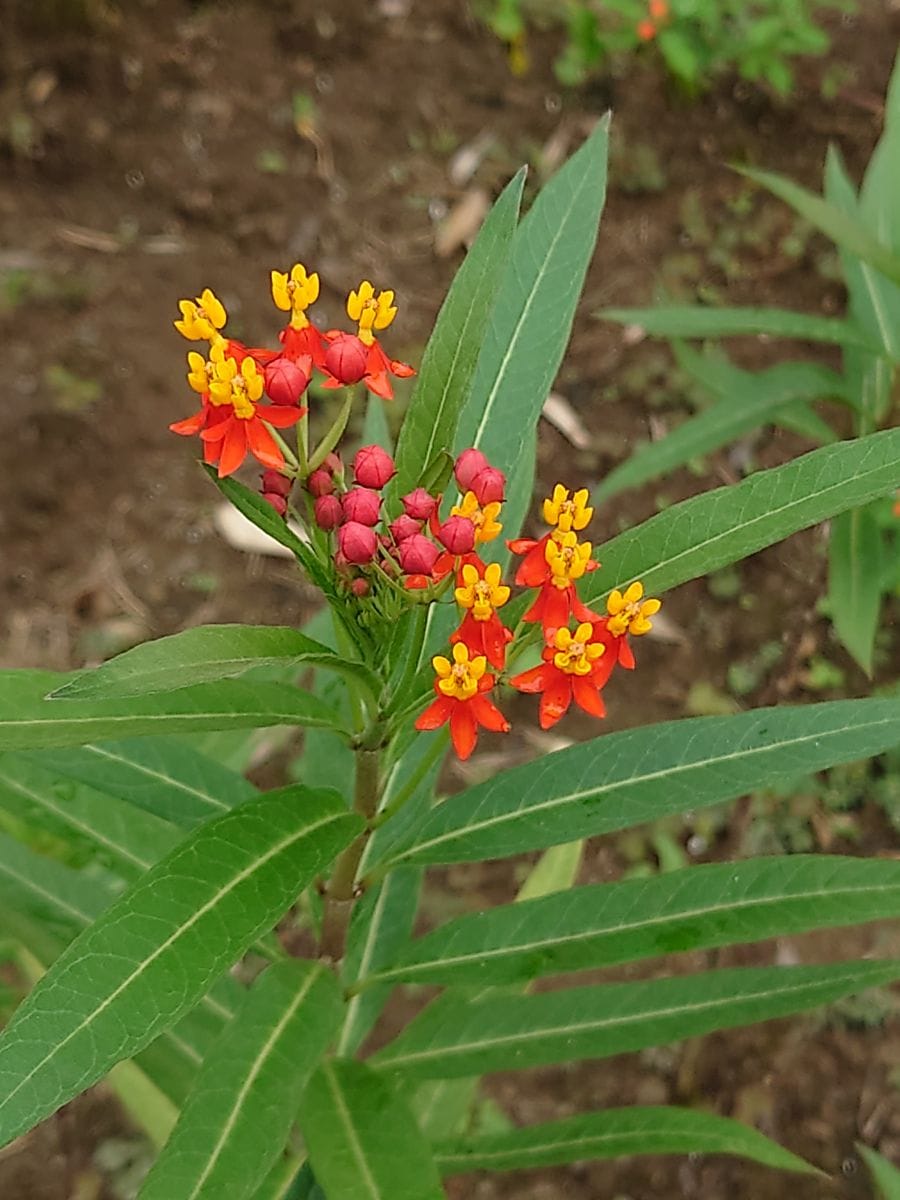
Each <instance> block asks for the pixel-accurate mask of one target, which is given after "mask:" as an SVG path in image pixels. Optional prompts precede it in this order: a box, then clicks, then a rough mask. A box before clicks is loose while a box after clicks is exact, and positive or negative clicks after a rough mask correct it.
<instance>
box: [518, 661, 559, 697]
mask: <svg viewBox="0 0 900 1200" xmlns="http://www.w3.org/2000/svg"><path fill="white" fill-rule="evenodd" d="M549 680H550V673H549V669H548V667H547V665H546V664H545V663H541V664H540V665H539V666H537V667H532V668H531V669H530V670H528V671H523V672H522V673H521V674H520V675H514V676H513V677H512V679H511V680H510V681H509V682H510V684H511V685H512V686H513V687H514V688H515V689H516V690H517V691H519V692H542V691H543V690H544V688H545V687H546V686H547V684H548V682H549Z"/></svg>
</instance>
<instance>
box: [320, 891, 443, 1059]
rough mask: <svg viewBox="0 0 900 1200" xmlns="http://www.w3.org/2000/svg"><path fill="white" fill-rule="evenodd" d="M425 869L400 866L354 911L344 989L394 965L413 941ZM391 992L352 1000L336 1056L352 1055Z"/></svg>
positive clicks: (382, 990)
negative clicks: (410, 941)
mask: <svg viewBox="0 0 900 1200" xmlns="http://www.w3.org/2000/svg"><path fill="white" fill-rule="evenodd" d="M421 884H422V873H421V871H416V870H412V869H410V868H404V867H401V868H399V869H398V870H396V871H391V873H390V874H389V875H387V876H386V877H385V878H384V879H383V880H382V881H381V883H380V884H377V885H376V886H375V887H374V888H370V889H369V890H368V892H367V893H366V895H365V896H364V897H363V899H362V901H361V903H359V904H357V905H356V907H355V908H354V910H353V916H352V919H351V922H350V930H349V932H348V935H347V952H346V954H345V955H344V962H343V964H342V970H341V980H342V982H343V984H344V986H345V987H348V986H350V985H351V984H354V983H356V981H357V980H358V979H360V978H362V977H363V976H366V975H371V974H372V973H373V972H376V971H378V970H379V969H380V968H381V967H383V966H385V965H386V964H387V963H390V962H391V961H392V960H393V959H394V958H395V957H396V955H397V953H398V951H399V950H400V948H401V947H403V946H405V945H406V943H407V942H408V941H409V938H410V935H411V933H412V925H413V921H414V920H415V916H416V908H417V907H418V903H419V889H420V887H421ZM390 993H391V988H390V987H384V988H371V989H368V990H367V991H366V992H365V993H362V992H360V993H357V994H355V995H353V996H351V998H350V1000H349V1001H348V1002H347V1005H346V1008H345V1013H344V1020H343V1023H342V1025H341V1030H340V1034H339V1035H338V1039H337V1044H336V1050H337V1053H338V1054H341V1055H350V1054H354V1053H355V1052H356V1051H357V1050H358V1049H359V1046H360V1043H361V1042H362V1040H363V1038H364V1037H365V1036H366V1034H367V1033H368V1032H369V1030H370V1029H371V1028H372V1026H373V1025H374V1024H375V1021H376V1020H377V1019H378V1015H379V1013H380V1012H381V1010H382V1009H383V1008H384V1005H385V1002H386V1001H387V998H388V996H389V995H390Z"/></svg>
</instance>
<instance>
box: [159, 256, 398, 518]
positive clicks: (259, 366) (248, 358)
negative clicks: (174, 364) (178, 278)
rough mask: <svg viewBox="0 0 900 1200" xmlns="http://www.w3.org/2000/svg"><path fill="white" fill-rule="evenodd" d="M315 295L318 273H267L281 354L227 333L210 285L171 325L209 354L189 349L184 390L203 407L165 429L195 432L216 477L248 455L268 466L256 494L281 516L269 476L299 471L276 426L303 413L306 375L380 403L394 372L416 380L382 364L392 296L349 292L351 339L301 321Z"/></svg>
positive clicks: (363, 287)
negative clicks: (279, 322) (279, 321)
mask: <svg viewBox="0 0 900 1200" xmlns="http://www.w3.org/2000/svg"><path fill="white" fill-rule="evenodd" d="M318 296H319V277H318V275H316V274H311V275H310V274H308V273H307V270H306V268H305V267H304V266H303V265H302V264H301V263H296V264H295V265H294V266H293V267H292V268H291V270H290V272H282V271H273V272H272V299H273V300H274V302H275V305H276V307H277V308H279V309H280V310H281V311H282V312H285V313H288V314H289V316H288V323H287V325H285V327H284V328H283V329H282V331H281V333H280V334H279V341H280V342H281V350H280V351H279V350H266V349H261V348H252V347H248V346H245V345H244V344H243V343H242V342H239V341H237V340H236V339H234V338H229V337H227V336H226V335H225V332H224V330H225V324H226V320H227V315H226V312H225V308H224V306H223V304H222V302H221V301H220V300H219V299H218V297H217V296H216V295H215V294H214V293H213V292H212V291H210V289H209V288H206V289H205V291H203V292H202V293H201V295H199V296H197V297H196V298H195V299H194V300H181V301H180V302H179V308H180V310H181V318H180V319H179V320H177V321H176V322H175V328H176V329H177V330H178V332H179V333H180V334H182V335H183V336H184V337H186V338H187V339H188V341H193V342H207V343H208V350H207V352H206V354H205V355H204V354H201V353H199V352H198V351H196V350H192V351H190V352H189V353H188V376H187V379H188V385H189V386H190V387H191V388H192V390H193V391H195V392H197V393H198V394H199V395H200V398H201V407H200V411H199V412H196V413H194V415H193V416H190V417H187V418H186V419H185V420H183V421H176V422H175V423H174V424H173V425H170V426H169V428H170V429H172V430H173V431H174V432H175V433H180V434H184V435H193V434H199V435H200V438H201V440H202V442H203V458H204V461H205V462H207V463H210V464H213V465H215V466H217V467H218V473H219V476H220V477H223V478H224V477H225V476H226V475H231V474H233V473H234V472H235V471H236V470H237V469H238V467H240V466H241V464H242V463H243V462H244V460H245V459H246V457H247V455H248V454H252V455H253V457H254V458H256V459H257V461H258V462H260V463H262V465H263V466H264V467H266V468H268V471H267V473H266V475H265V476H264V477H263V494H264V495H265V496H266V497H267V498H268V499H269V500H270V502H271V503H273V506H274V507H275V508H276V510H278V511H281V512H284V511H285V509H286V505H287V493H288V491H289V490H290V489H289V488H288V489H287V491H286V490H285V488H284V484H283V483H274V484H273V481H272V480H271V478H267V476H268V474H269V472H280V473H282V474H284V475H285V476H286V477H288V478H292V477H295V475H296V470H292V465H295V464H292V463H291V462H290V461H288V458H287V455H286V453H285V450H286V447H285V445H284V443H283V441H282V440H281V439H280V437H279V435H278V433H277V430H279V429H286V428H288V427H290V426H292V425H296V424H297V422H299V421H300V420H301V418H302V417H303V416H304V415H305V413H306V411H307V410H306V407H305V406H304V404H303V397H304V394H305V392H306V390H307V388H308V386H309V382H310V379H311V378H312V374H313V371H314V370H316V371H319V372H320V373H321V374H322V375H323V376H324V386H325V387H331V388H336V387H344V386H348V385H352V384H355V383H360V382H362V383H364V384H365V385H366V387H367V388H368V389H369V391H372V392H375V393H376V395H378V396H381V397H383V398H384V399H385V400H390V399H391V398H392V396H393V394H394V393H393V389H392V386H391V381H390V377H391V376H394V377H395V378H406V377H408V376H410V375H413V374H415V372H414V371H413V369H412V367H410V366H408V365H407V364H406V363H403V362H400V361H399V360H396V359H391V358H389V357H388V356H387V354H386V353H385V351H384V350H383V349H382V347H381V345H380V343H379V341H378V338H377V337H376V336H375V333H374V332H373V331H374V330H379V331H380V330H382V329H387V327H388V326H389V325H390V324H391V322H392V321H393V319H394V317H395V316H396V314H397V309H396V307H395V306H394V293H393V292H391V291H386V292H379V293H376V292H375V289H374V287H373V286H372V284H371V283H369V281H368V280H364V281H363V282H362V283H361V284H360V285H359V287H358V288H357V289H355V290H354V291H352V292H350V295H349V296H348V298H347V315H348V316H349V318H350V320H351V321H353V322H355V323H356V326H357V329H356V332H355V333H350V332H347V331H345V330H339V329H332V330H328V331H326V332H322V331H321V330H319V329H318V328H317V327H316V326H315V325H314V324H313V322H312V320H311V319H310V317H309V315H308V309H309V308H310V307H311V306H312V305H313V304H314V303H315V301H316V300H317V299H318Z"/></svg>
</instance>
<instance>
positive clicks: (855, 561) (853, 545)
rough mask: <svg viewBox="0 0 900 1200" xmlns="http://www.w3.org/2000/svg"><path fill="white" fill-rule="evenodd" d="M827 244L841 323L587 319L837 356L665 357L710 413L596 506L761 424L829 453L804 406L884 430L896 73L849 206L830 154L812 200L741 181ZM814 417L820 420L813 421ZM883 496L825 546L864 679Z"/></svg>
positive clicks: (897, 530) (896, 305) (749, 318)
mask: <svg viewBox="0 0 900 1200" xmlns="http://www.w3.org/2000/svg"><path fill="white" fill-rule="evenodd" d="M743 173H744V174H745V175H747V176H748V177H749V178H750V179H752V180H755V181H756V182H757V183H760V184H762V185H763V186H765V187H767V188H768V189H769V190H770V191H772V192H773V193H774V194H775V195H776V196H778V197H780V198H781V199H782V200H785V201H786V202H787V203H788V204H790V205H792V206H793V207H794V208H795V209H796V211H797V212H798V213H799V214H800V215H801V216H802V217H803V218H804V219H805V220H807V221H809V222H810V223H811V224H812V225H814V226H815V227H816V228H818V229H820V230H821V231H822V232H824V233H825V234H827V235H828V236H829V237H830V238H832V239H833V240H834V242H835V243H836V244H837V246H838V249H839V251H840V260H841V265H842V267H843V275H844V282H845V284H846V287H847V298H848V299H847V315H846V317H844V318H831V317H819V316H812V315H807V314H805V313H798V312H789V311H786V310H782V309H756V308H733V309H728V308H706V307H702V306H686V307H685V306H678V307H658V308H649V309H615V310H608V311H606V312H603V313H601V314H599V315H601V316H603V317H606V318H607V319H610V320H614V321H619V322H621V323H623V324H629V325H630V324H634V325H639V326H641V327H642V328H643V329H644V330H646V332H648V333H650V334H653V335H656V336H663V337H670V338H672V339H692V338H693V339H697V338H718V337H728V336H746V335H753V334H758V335H766V336H770V337H785V338H793V339H796V340H800V341H807V342H813V343H825V344H828V343H831V344H833V345H836V346H838V347H840V349H841V354H842V370H841V372H840V373H837V372H834V371H831V370H829V369H828V368H826V367H822V366H819V365H818V364H814V363H807V362H786V363H779V364H778V365H777V366H774V367H770V368H768V369H767V370H764V371H757V372H752V371H746V370H742V369H741V368H739V367H736V366H735V365H734V364H733V363H732V362H730V361H729V360H728V358H727V357H726V356H725V354H724V353H723V352H722V351H721V350H720V349H719V348H718V347H716V348H715V353H712V354H710V353H707V354H700V353H698V352H696V351H694V350H692V349H690V348H689V347H688V346H686V345H685V344H684V343H683V342H682V341H681V340H676V341H675V342H674V349H675V354H676V358H677V360H678V363H679V365H680V366H681V368H682V369H683V370H685V371H687V372H688V374H689V375H691V376H692V377H693V378H694V379H695V380H696V381H697V382H698V383H700V384H701V385H702V386H703V387H704V388H705V389H706V390H707V391H708V392H709V393H710V394H711V395H712V396H713V397H714V398H715V403H714V404H713V405H712V406H711V407H709V408H708V409H706V410H705V411H703V412H701V413H700V414H699V415H697V416H695V417H692V418H690V419H689V420H687V421H685V422H684V423H683V424H681V425H680V426H679V427H678V428H677V429H675V430H674V431H673V432H672V433H671V434H669V435H668V436H666V437H664V438H662V439H661V440H660V441H658V442H655V443H653V444H652V445H647V446H644V447H642V448H640V449H638V450H637V451H635V453H634V454H633V455H632V456H631V457H630V458H629V459H627V460H626V461H625V462H624V463H622V464H621V465H620V466H618V467H616V468H615V469H614V470H613V471H611V472H610V474H609V475H608V476H607V477H606V478H605V479H604V480H603V482H602V483H601V484H600V486H599V487H598V488H597V491H596V493H595V497H594V498H595V500H596V501H598V502H599V501H601V500H603V501H605V500H609V499H610V498H611V497H612V496H614V495H616V494H617V493H619V492H621V491H623V490H625V489H626V488H631V487H636V486H638V485H640V484H643V483H646V482H647V481H648V480H651V479H655V478H657V477H658V476H660V475H662V474H664V473H665V472H667V471H671V470H673V469H674V468H676V467H679V466H682V465H684V464H685V463H687V462H689V461H691V460H693V459H695V458H697V457H698V456H701V455H705V454H708V453H710V452H711V451H714V450H717V449H719V448H720V447H722V446H725V445H727V444H728V443H729V442H731V441H733V440H734V439H736V438H738V437H742V436H745V435H746V434H748V433H750V432H752V431H753V430H755V429H758V428H760V427H761V426H763V425H765V424H768V423H774V424H777V425H781V426H783V427H784V428H786V429H789V430H792V431H794V432H796V433H799V434H801V435H802V436H803V437H805V438H808V439H810V440H812V441H814V442H820V443H827V442H833V441H835V439H836V438H837V437H838V436H839V433H838V432H837V431H838V430H840V429H841V428H846V424H845V419H844V418H843V417H842V418H841V419H840V420H836V421H835V422H834V425H833V424H832V423H830V422H829V421H828V420H826V419H825V416H824V415H823V414H822V413H821V412H820V411H819V410H818V409H815V408H812V407H811V403H812V402H815V401H817V400H831V401H835V402H836V403H837V404H838V405H839V406H840V409H842V410H843V413H844V414H846V415H849V417H850V421H851V424H852V428H853V431H854V432H855V433H856V434H858V435H862V434H866V433H868V432H870V431H872V430H874V429H877V428H879V427H880V426H884V425H890V424H891V423H892V422H894V421H895V416H896V412H897V402H896V399H895V397H894V389H893V384H894V378H895V373H896V368H897V364H898V362H900V218H898V215H897V204H896V196H897V186H898V182H900V66H897V67H895V69H894V74H893V78H892V80H891V85H890V88H889V91H888V98H887V105H886V110H885V127H884V132H883V134H882V137H881V140H880V141H879V143H878V145H877V147H876V149H875V152H874V153H873V155H872V159H871V161H870V163H869V166H868V169H867V170H866V173H865V178H864V179H863V184H862V187H861V189H860V192H859V194H858V195H857V192H856V189H855V188H854V186H853V184H852V183H851V181H850V180H849V179H848V177H847V174H846V172H845V170H844V168H843V166H842V164H841V160H840V156H839V154H838V152H837V151H836V150H835V149H834V148H832V149H830V150H829V153H828V159H827V163H826V168H825V197H824V198H822V197H819V196H816V195H814V194H812V193H810V192H807V191H805V190H804V189H803V188H800V187H798V186H797V185H796V184H794V183H791V182H790V181H789V180H787V179H784V178H783V177H781V176H778V175H772V174H770V173H768V172H765V171H757V170H750V169H745V170H744V172H743ZM826 411H827V410H826ZM898 515H900V511H898V505H897V503H896V500H895V499H894V497H893V496H891V495H890V494H887V495H885V496H880V497H875V498H873V499H872V500H871V501H869V502H868V503H867V504H865V505H861V506H859V507H857V508H853V509H851V510H848V511H846V512H844V513H842V514H840V515H839V516H836V517H835V518H834V520H833V521H832V524H831V536H830V538H829V544H828V596H827V601H826V605H827V611H828V613H829V615H830V617H831V620H832V622H833V624H834V628H835V632H836V633H837V635H838V637H839V638H840V639H841V641H842V642H843V644H844V645H845V646H846V647H847V649H848V650H849V651H850V653H851V654H852V655H853V657H854V658H855V659H856V661H857V662H858V663H859V664H860V666H861V667H863V669H864V670H865V671H867V672H871V670H872V663H873V656H874V652H875V646H876V635H877V632H878V618H879V612H880V610H881V604H882V597H883V596H884V595H890V594H894V595H897V594H900V590H898V589H900V521H898Z"/></svg>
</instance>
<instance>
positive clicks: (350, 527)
mask: <svg viewBox="0 0 900 1200" xmlns="http://www.w3.org/2000/svg"><path fill="white" fill-rule="evenodd" d="M338 547H339V548H340V552H341V554H343V556H344V558H345V559H346V560H347V562H349V563H355V564H356V565H357V566H358V567H361V566H364V565H365V564H366V563H370V562H371V561H372V559H373V558H374V557H375V551H376V550H377V549H378V538H377V537H376V536H375V530H374V529H372V528H370V526H368V525H362V524H361V523H360V522H359V521H347V522H346V524H344V525H342V526H341V527H340V529H339V530H338Z"/></svg>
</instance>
